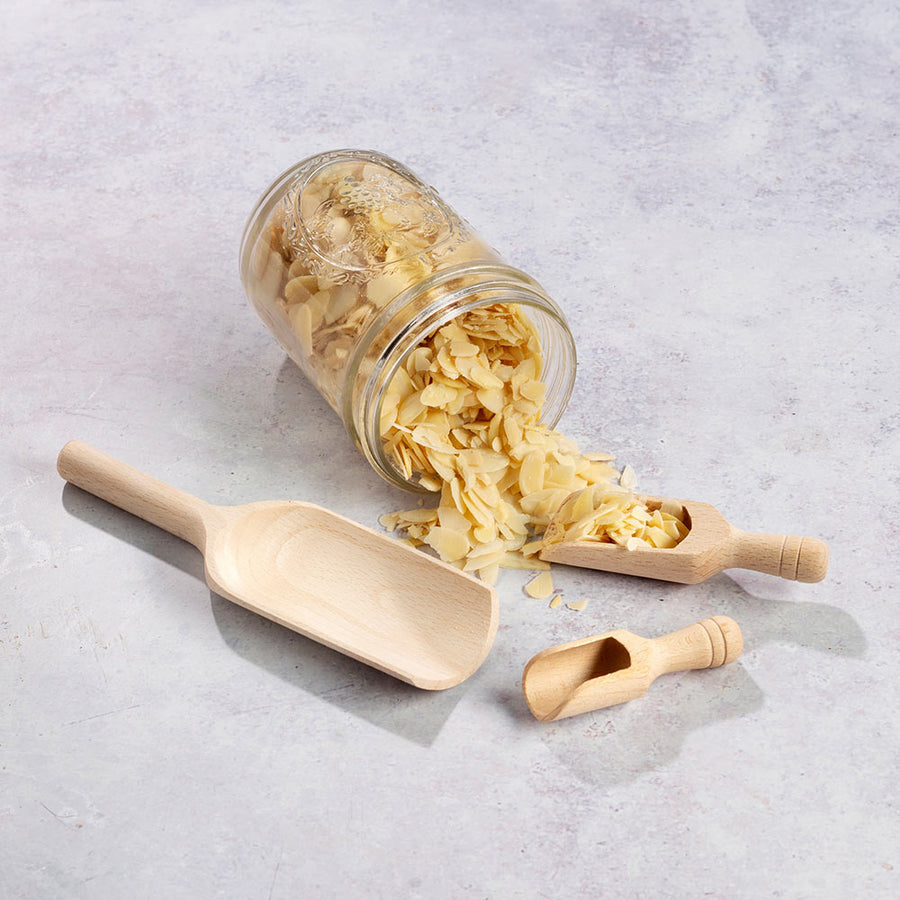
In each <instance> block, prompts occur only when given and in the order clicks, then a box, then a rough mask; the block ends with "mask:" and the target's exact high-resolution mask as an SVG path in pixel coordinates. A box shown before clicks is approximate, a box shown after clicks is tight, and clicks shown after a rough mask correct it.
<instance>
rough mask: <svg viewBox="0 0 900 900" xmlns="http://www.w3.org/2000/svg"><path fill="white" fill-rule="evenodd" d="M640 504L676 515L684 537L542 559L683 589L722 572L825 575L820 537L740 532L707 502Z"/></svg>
mask: <svg viewBox="0 0 900 900" xmlns="http://www.w3.org/2000/svg"><path fill="white" fill-rule="evenodd" d="M640 499H641V500H643V501H644V502H645V503H646V505H647V506H648V507H649V508H650V509H651V510H652V509H658V508H660V507H662V508H663V509H666V510H670V511H676V514H677V515H678V518H680V519H681V520H682V521H683V522H684V524H685V525H687V527H688V528H689V529H690V531H689V532H688V534H687V536H686V537H684V538H682V540H681V541H679V543H678V544H676V545H675V546H674V547H672V548H671V549H662V548H654V547H648V548H647V549H643V548H638V549H636V550H628V549H626V548H625V547H622V546H620V545H619V544H614V543H604V542H601V541H585V540H581V541H561V542H559V543H550V544H549V545H548V546H547V547H546V548H545V549H544V550H542V551H541V553H540V557H541V559H543V560H545V561H547V562H553V563H563V564H565V565H568V566H582V567H584V568H588V569H600V570H602V571H604V572H618V573H619V574H622V575H641V576H643V577H645V578H658V579H660V580H662V581H677V582H680V583H682V584H697V583H699V582H701V581H705V580H706V579H707V578H709V577H711V576H712V575H715V574H716V572H721V571H722V570H723V569H753V570H754V571H757V572H765V573H767V574H769V575H779V576H780V577H781V578H787V579H789V580H792V581H806V582H814V581H821V580H822V579H823V578H824V577H825V573H826V571H827V570H828V555H829V554H828V545H827V544H826V543H824V542H823V541H820V540H819V539H818V538H810V537H793V536H787V535H783V534H756V533H753V532H749V531H741V530H740V529H738V528H735V527H734V526H733V525H731V524H730V523H729V522H728V521H726V519H725V517H724V516H723V515H722V514H721V513H720V512H719V511H718V510H717V509H716V508H715V507H714V506H710V505H709V504H708V503H698V502H696V501H693V500H673V499H672V498H667V497H649V496H641V498H640ZM555 530H557V528H556V526H555V525H554V523H553V522H552V521H551V523H550V526H549V527H548V529H547V532H546V533H547V536H548V537H550V538H551V540H552V535H553V533H554V531H555Z"/></svg>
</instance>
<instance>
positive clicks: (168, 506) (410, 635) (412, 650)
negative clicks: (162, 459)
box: [57, 441, 498, 690]
mask: <svg viewBox="0 0 900 900" xmlns="http://www.w3.org/2000/svg"><path fill="white" fill-rule="evenodd" d="M57 467H58V469H59V474H60V475H62V477H63V478H65V479H66V480H67V481H70V482H71V483H72V484H74V485H77V486H78V487H80V488H83V489H84V490H86V491H89V492H90V493H92V494H95V495H96V496H98V497H102V498H103V499H104V500H107V501H109V502H110V503H112V504H114V505H115V506H118V507H121V508H122V509H125V510H127V511H128V512H130V513H133V514H134V515H136V516H139V517H140V518H142V519H146V520H147V521H148V522H152V523H153V524H154V525H158V526H159V527H160V528H163V529H165V530H166V531H169V532H171V533H172V534H175V535H177V536H178V537H180V538H183V539H184V540H186V541H189V542H190V543H192V544H193V545H194V546H195V547H197V549H199V550H200V551H201V552H202V553H203V556H204V560H205V564H206V580H207V583H208V584H209V586H210V588H211V589H212V590H213V591H215V592H216V593H217V594H220V595H221V596H222V597H225V598H227V599H228V600H232V601H233V602H235V603H237V604H239V605H241V606H244V607H246V608H247V609H250V610H252V611H253V612H256V613H259V614H260V615H262V616H265V617H266V618H268V619H271V620H272V621H274V622H278V623H279V624H280V625H285V626H286V627H288V628H291V629H293V630H294V631H297V632H299V633H300V634H303V635H305V636H306V637H309V638H312V640H314V641H318V642H319V643H320V644H325V645H326V646H327V647H331V648H333V649H335V650H338V651H339V652H341V653H344V654H346V655H347V656H351V657H353V658H354V659H357V660H359V661H360V662H363V663H366V664H367V665H370V666H374V667H375V668H376V669H380V670H381V671H382V672H387V673H388V674H389V675H393V676H394V677H395V678H399V679H400V680H401V681H406V682H408V683H409V684H413V685H415V686H416V687H420V688H425V689H427V690H442V689H444V688H449V687H453V686H454V685H456V684H459V683H460V682H461V681H464V680H465V679H466V678H468V677H469V675H471V674H472V673H473V672H474V671H475V670H476V669H477V668H478V667H479V666H480V665H481V663H482V662H483V661H484V659H485V657H486V656H487V653H488V651H489V650H490V648H491V644H492V643H493V641H494V636H495V634H496V631H497V615H498V606H497V594H496V592H495V591H494V590H493V589H492V588H490V587H488V586H487V585H485V584H483V583H482V582H480V581H478V580H476V579H475V578H474V577H472V576H469V575H466V574H464V573H463V572H460V571H459V570H457V569H454V568H453V567H452V566H448V565H446V564H444V563H442V562H440V561H439V560H436V559H434V558H432V557H429V556H426V555H425V554H424V553H421V552H420V551H418V550H414V549H413V548H412V547H409V546H407V545H405V544H401V543H400V542H399V541H397V540H396V539H393V538H389V537H387V536H386V535H383V534H378V533H377V532H375V531H372V530H370V529H368V528H365V527H364V526H362V525H359V524H357V523H355V522H352V521H350V520H349V519H345V518H344V517H343V516H339V515H337V514H336V513H332V512H329V511H328V510H326V509H322V508H321V507H319V506H313V505H312V504H309V503H300V502H297V501H271V502H261V503H249V504H246V505H242V506H213V505H211V504H209V503H205V502H204V501H202V500H199V499H197V498H196V497H192V496H191V495H190V494H186V493H184V492H183V491H180V490H177V489H176V488H174V487H171V486H169V485H167V484H164V483H163V482H161V481H157V480H156V479H155V478H151V477H150V476H149V475H145V474H143V473H142V472H139V471H137V469H133V468H131V466H128V465H125V463H122V462H119V461H118V460H115V459H113V458H112V457H110V456H107V455H106V454H105V453H101V452H100V451H99V450H96V449H94V448H93V447H90V446H88V445H87V444H84V443H82V442H81V441H71V442H70V443H68V444H66V446H65V447H63V449H62V451H61V452H60V454H59V460H58V462H57Z"/></svg>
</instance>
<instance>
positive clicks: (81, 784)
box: [0, 0, 900, 900]
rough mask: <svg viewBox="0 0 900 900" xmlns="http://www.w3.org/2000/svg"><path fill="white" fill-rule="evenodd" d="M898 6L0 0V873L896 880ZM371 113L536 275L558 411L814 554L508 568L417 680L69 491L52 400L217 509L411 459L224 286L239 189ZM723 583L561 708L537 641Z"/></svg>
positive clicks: (11, 876)
mask: <svg viewBox="0 0 900 900" xmlns="http://www.w3.org/2000/svg"><path fill="white" fill-rule="evenodd" d="M898 63H900V11H898V7H897V5H896V4H895V3H889V2H876V0H862V2H852V3H851V2H835V0H824V2H821V3H802V2H797V0H777V2H776V0H749V2H746V3H735V2H731V0H723V2H717V0H716V2H714V0H698V2H686V0H682V2H677V0H648V2H643V3H640V4H637V3H628V2H617V3H614V2H595V3H591V2H586V0H584V2H560V3H550V2H543V3H541V2H530V3H512V2H493V3H490V2H474V0H458V2H455V3H452V4H450V3H437V2H422V0H420V2H395V3H392V4H366V3H353V2H349V0H329V2H327V3H325V2H322V3H309V2H302V3H288V2H276V0H270V2H250V0H244V2H230V3H213V2H183V3H177V2H173V0H156V2H152V3H151V2H146V0H134V2H129V3H115V2H77V3H62V2H47V0H44V2H42V0H32V2H30V3H28V4H24V3H9V4H7V5H6V7H5V15H4V37H3V41H2V44H0V80H2V85H3V88H2V91H0V116H2V128H0V160H2V173H0V177H2V216H0V265H2V271H3V273H4V284H5V288H4V302H3V303H2V304H0V351H2V352H0V379H2V385H3V389H2V391H0V427H2V438H3V439H2V442H0V894H2V895H3V896H4V897H11V898H58V897H66V898H107V897H109V898H119V897H126V896H127V897H136V898H143V897H159V898H191V900H194V898H205V897H229V898H231V897H234V898H281V900H295V898H301V897H336V898H347V897H367V898H368V897H372V898H385V900H395V898H407V897H409V898H423V900H433V898H461V897H472V898H491V900H507V898H526V900H530V898H538V897H543V898H557V897H566V898H569V897H589V898H594V897H604V898H606V897H609V898H620V897H621V898H662V897H672V898H685V897H700V896H710V897H717V898H738V897H747V898H758V897H784V898H794V897H800V898H806V897H817V898H818V897H834V898H849V897H862V896H866V897H895V896H897V895H898V894H900V885H898V877H900V873H898V870H900V854H898V849H897V848H898V846H900V825H898V822H900V819H898V809H897V771H898V763H900V752H898V747H900V742H898V727H897V707H898V688H897V680H898V663H897V659H898V650H900V646H898V644H900V617H898V611H897V610H898V607H897V558H898V556H897V547H898V543H900V530H898V525H897V522H898V516H897V509H898V501H900V497H898V477H897V461H898V450H900V447H898V431H897V429H898V423H900V417H898V386H900V385H898V375H900V363H898V353H897V338H898V316H897V312H896V310H897V303H898V292H900V283H898V272H900V267H898V230H900V229H898V226H900V212H898V195H900V192H898V150H900V146H898V135H897V131H898V115H900V87H898V86H900V76H898ZM346 146H350V147H371V148H376V149H379V150H382V151H384V152H386V153H388V154H391V155H393V156H396V157H398V158H399V159H401V160H403V161H404V162H406V163H407V164H409V165H410V166H411V167H412V168H413V169H414V170H416V171H417V172H419V173H420V174H421V175H422V176H423V177H425V178H426V179H427V180H428V181H429V182H430V183H432V184H434V185H435V186H437V187H438V189H439V190H440V191H441V192H442V193H443V194H444V196H445V197H446V198H447V200H449V201H450V202H451V203H452V204H453V205H454V206H455V207H456V208H457V209H458V210H459V211H460V212H461V213H462V214H463V215H465V216H466V217H467V218H468V219H469V220H470V221H471V222H472V223H473V224H474V225H475V226H476V227H477V228H478V229H479V230H480V231H481V233H482V234H483V235H484V236H485V237H486V238H487V239H488V240H489V241H490V242H491V243H492V244H493V245H494V246H496V247H497V248H499V249H500V250H501V251H502V252H503V253H504V254H505V255H506V256H507V258H508V259H509V260H510V261H511V262H513V263H514V264H516V265H519V266H521V267H522V268H524V269H526V270H527V271H528V272H530V273H531V274H532V275H534V276H535V277H537V278H538V279H539V280H540V281H542V282H543V283H544V284H545V286H546V287H547V288H548V290H550V292H551V293H552V294H553V295H554V296H555V297H556V298H557V299H558V300H559V302H560V303H561V304H562V306H563V307H564V309H565V311H566V313H567V315H568V317H569V320H570V322H571V325H572V329H573V332H574V334H575V338H576V341H577V345H578V350H579V354H580V357H579V368H578V381H577V389H576V393H575V396H574V397H573V400H572V402H571V405H570V407H569V409H568V411H567V413H566V415H565V417H564V419H563V422H562V427H563V428H564V429H565V430H566V431H567V432H568V433H569V434H571V435H572V436H573V437H575V438H577V439H578V441H579V442H580V444H581V445H582V446H583V447H584V448H585V449H606V450H610V451H612V452H614V453H616V455H617V457H618V459H619V461H620V462H621V463H623V464H624V463H626V462H627V463H630V464H632V465H633V466H634V468H635V469H636V470H637V472H638V474H639V478H640V486H641V487H642V488H644V489H646V490H649V491H652V492H654V493H661V494H667V495H671V496H676V497H689V498H693V499H699V500H706V501H708V502H711V503H714V504H715V505H716V506H718V507H719V508H720V509H721V510H722V511H723V512H724V513H725V514H726V515H727V516H728V518H729V519H731V520H732V521H733V522H734V523H735V524H738V525H740V526H742V527H745V528H748V529H752V530H760V531H779V532H788V533H800V534H810V535H816V536H820V537H822V538H824V539H826V540H827V541H828V542H829V543H830V545H831V549H832V564H831V570H830V573H829V575H828V578H827V580H826V581H824V582H823V583H821V584H818V585H798V584H793V583H788V582H785V581H779V580H776V579H774V578H771V577H768V576H764V575H757V574H753V573H749V572H740V571H732V572H729V573H727V574H725V573H723V574H721V575H718V576H716V577H714V578H713V579H711V580H710V581H708V582H707V583H705V584H704V585H701V586H697V587H680V586H675V585H668V584H663V583H658V582H652V581H638V580H629V579H626V578H621V577H614V576H606V575H601V574H596V573H588V572H580V571H574V570H571V571H564V570H563V569H559V570H557V573H556V580H557V583H558V585H559V586H560V587H561V588H562V589H563V590H564V592H565V596H566V598H567V599H570V600H571V599H588V600H589V601H590V602H589V604H588V607H587V609H586V610H585V611H584V612H580V613H577V612H572V611H568V610H566V609H565V608H562V609H558V610H550V609H548V608H546V605H545V604H544V603H543V602H540V601H533V600H530V599H528V598H527V597H525V596H524V594H523V593H522V590H521V587H522V584H523V583H524V581H525V579H526V577H527V576H526V575H525V573H517V572H510V573H506V574H504V576H503V578H502V580H501V582H500V584H499V592H500V598H501V606H502V623H501V627H500V631H499V633H498V637H497V642H496V645H495V648H494V651H493V653H492V654H491V655H490V656H489V658H488V660H487V662H486V663H485V665H484V666H483V667H482V669H481V670H480V671H479V672H478V673H477V674H476V675H475V676H474V677H473V678H472V679H471V680H470V681H468V682H466V683H465V684H464V685H462V686H460V687H459V688H457V689H454V690H452V691H450V692H447V693H444V694H426V693H421V692H417V691H415V690H414V689H412V688H408V687H406V686H405V685H402V684H399V683H396V682H394V681H393V680H392V679H390V678H388V677H386V676H382V675H380V674H379V673H377V672H374V671H371V670H369V669H366V668H364V667H363V666H361V665H359V664H357V663H354V662H351V661H350V660H347V659H345V658H343V657H341V656H339V655H337V654H335V653H333V652H332V651H329V650H326V649H324V648H322V647H319V646H318V645H316V644H312V643H311V642H309V641H307V640H305V639H303V638H300V637H298V636H296V635H294V634H292V633H290V632H288V631H286V630H284V629H281V628H279V627H278V626H275V625H273V624H271V623H270V622H268V621H266V620H262V619H259V618H257V617H255V616H253V615H252V614H250V613H247V612H245V611H244V610H242V609H240V608H238V607H235V606H232V605H230V604H228V603H227V602H226V601H224V600H222V599H220V598H219V597H217V596H215V595H211V594H210V592H209V591H208V589H207V588H206V587H205V585H204V583H203V573H202V563H201V560H200V557H199V555H198V554H197V553H196V552H195V551H194V550H193V549H192V548H190V547H189V546H187V545H185V544H182V543H181V542H179V541H178V540H177V539H175V538H173V537H171V536H169V535H167V534H164V533H162V532H159V531H157V530H155V529H154V528H152V527H151V526H149V525H146V524H144V523H143V522H140V521H138V520H135V519H133V518H131V517H129V516H127V515H126V514H124V513H121V512H119V511H118V510H114V509H112V508H110V507H108V506H106V505H105V504H103V503H102V502H100V501H97V500H94V499H93V498H91V497H89V496H88V495H86V494H83V493H81V492H80V491H78V490H76V489H73V488H68V489H65V490H64V489H63V483H62V481H61V480H60V479H59V478H58V476H57V475H56V472H55V469H54V460H55V457H56V454H57V452H58V450H59V448H60V447H61V446H62V445H63V443H64V442H65V441H66V440H68V439H69V438H72V437H80V438H82V439H85V440H88V441H90V442H92V443H95V444H97V445H99V446H100V447H102V448H104V449H106V450H107V451H108V452H111V453H113V454H116V455H119V456H121V457H123V458H125V459H126V460H128V461H130V462H132V463H134V464H136V465H138V466H140V467H141V468H144V469H145V470H147V471H149V472H151V473H153V474H155V475H157V476H159V477H161V478H164V479H165V480H168V481H170V482H172V483H174V484H177V485H179V486H181V487H183V488H185V489H188V490H190V491H192V492H193V493H196V494H198V495H200V496H203V497H205V498H207V499H209V500H212V501H218V502H234V503H238V502H243V501H250V500H256V499H275V498H285V497H291V498H296V499H305V500H310V501H313V502H316V503H319V504H322V505H324V506H327V507H330V508H332V509H334V510H336V511H338V512H341V513H343V514H346V515H349V516H352V517H354V518H356V519H358V520H359V521H362V522H364V523H366V524H370V525H375V524H376V521H377V517H378V516H379V515H380V514H381V513H382V512H385V511H387V510H389V509H392V508H396V507H397V506H400V505H405V504H406V503H407V502H408V501H407V498H406V497H405V496H404V495H402V494H401V493H400V492H398V491H395V490H393V489H391V488H389V487H388V486H387V485H385V484H383V483H382V482H381V481H380V480H379V479H378V477H377V476H376V475H375V474H374V473H373V472H372V471H371V470H370V469H369V468H368V467H367V465H366V463H365V462H364V461H363V459H362V458H361V457H360V456H359V455H358V454H357V453H356V451H355V450H354V448H353V447H352V446H351V444H350V442H349V441H348V440H347V438H346V436H345V435H344V433H343V431H342V427H341V425H340V423H339V421H338V419H337V417H336V416H335V415H334V414H333V413H332V412H331V410H330V409H329V408H328V407H327V406H326V405H325V403H324V402H323V401H322V400H321V399H320V398H319V397H318V395H317V394H316V393H315V392H314V391H313V389H312V388H311V387H309V385H307V384H306V383H305V382H304V381H303V380H302V378H301V377H300V375H299V374H298V372H297V371H296V369H295V368H294V367H293V365H292V364H289V363H287V362H286V361H285V358H284V356H283V354H282V353H281V351H280V350H279V349H278V347H277V345H276V344H275V342H274V341H273V340H272V339H271V338H270V336H269V335H268V334H267V333H266V332H265V330H264V328H263V326H262V325H261V323H260V322H259V321H258V320H257V318H256V317H255V315H254V313H253V312H252V310H251V309H250V307H249V305H248V304H247V303H246V301H245V299H244V297H243V295H242V290H241V286H240V282H239V279H238V271H237V249H238V243H239V240H240V235H241V229H242V227H243V224H244V220H245V218H246V216H247V214H248V213H249V211H250V209H251V208H252V206H253V204H254V203H255V201H256V199H257V197H258V195H259V193H260V192H261V191H262V190H263V189H264V188H265V187H266V185H267V184H268V183H269V181H270V180H271V179H273V178H274V177H275V176H276V175H277V174H278V173H279V172H280V171H281V170H282V169H284V168H286V167H287V166H289V165H291V164H292V163H293V162H295V161H297V160H299V159H301V158H303V157H305V156H307V155H309V154H312V153H315V152H318V151H322V150H328V149H333V148H337V147H346ZM716 613H725V614H729V615H732V616H733V617H734V618H735V619H737V620H738V621H739V622H740V624H741V625H742V626H743V629H744V635H745V640H746V651H745V653H744V655H743V657H742V658H741V659H740V660H739V661H738V662H737V663H735V664H734V665H732V666H729V667H727V668H725V669H718V670H714V671H710V672H698V673H688V674H684V675H676V676H669V677H668V678H666V679H664V680H661V681H659V682H658V683H657V684H656V685H655V686H654V687H653V689H652V690H651V692H650V693H649V694H648V695H647V696H646V697H645V698H643V699H642V700H639V701H635V702H634V703H631V704H629V705H626V706H622V707H618V708H615V709H609V710H606V711H603V712H598V713H594V714H589V715H585V716H582V717H580V718H577V719H570V720H567V721H563V722H560V723H556V724H553V725H543V724H539V723H538V722H536V721H535V720H534V719H532V718H531V716H530V714H529V713H528V711H527V708H526V707H525V704H524V702H523V699H522V696H521V693H520V689H519V679H520V677H521V670H522V667H523V666H524V663H525V662H526V661H527V660H528V658H529V657H530V656H531V655H532V654H533V653H535V652H537V651H538V650H540V649H542V648H544V647H546V646H549V645H551V644H553V643H557V642H559V641H563V640H569V639H573V638H576V637H581V636H584V635H588V634H591V633H597V632H602V631H606V630H609V629H612V628H617V627H623V628H627V629H629V630H631V631H634V632H636V633H638V634H643V635H647V636H653V635H657V634H662V633H664V632H666V631H669V630H673V629H675V628H678V627H681V626H682V625H685V624H688V623H689V622H692V621H695V620H696V619H699V618H702V617H703V616H706V615H712V614H716Z"/></svg>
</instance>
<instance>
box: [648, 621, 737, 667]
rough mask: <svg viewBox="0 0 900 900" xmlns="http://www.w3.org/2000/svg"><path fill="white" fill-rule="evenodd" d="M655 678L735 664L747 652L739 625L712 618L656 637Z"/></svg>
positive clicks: (652, 644)
mask: <svg viewBox="0 0 900 900" xmlns="http://www.w3.org/2000/svg"><path fill="white" fill-rule="evenodd" d="M650 644H651V646H652V647H653V656H652V660H653V661H652V664H651V667H652V673H653V677H654V678H656V676H657V675H662V674H664V673H666V672H683V671H685V670H687V669H715V668H717V667H718V666H724V665H726V664H727V663H730V662H733V661H734V660H736V659H737V658H738V657H739V656H740V655H741V651H742V650H743V649H744V638H743V635H742V634H741V629H740V626H739V625H738V623H737V622H735V621H734V619H731V618H729V617H728V616H712V617H711V618H709V619H703V621H701V622H695V623H694V624H693V625H688V626H687V627H686V628H680V629H679V630H678V631H673V632H672V633H671V634H664V635H663V636H662V637H658V638H653V639H652V640H651V641H650Z"/></svg>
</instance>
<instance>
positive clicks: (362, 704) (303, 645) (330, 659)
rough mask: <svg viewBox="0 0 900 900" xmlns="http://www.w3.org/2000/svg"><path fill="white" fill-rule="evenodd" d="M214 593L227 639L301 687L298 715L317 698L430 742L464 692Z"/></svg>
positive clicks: (213, 603) (216, 612)
mask: <svg viewBox="0 0 900 900" xmlns="http://www.w3.org/2000/svg"><path fill="white" fill-rule="evenodd" d="M209 597H210V605H211V608H212V613H213V616H214V618H215V621H216V625H217V626H218V629H219V633H220V634H221V635H222V640H223V641H224V642H225V644H226V645H227V646H228V647H229V648H230V649H231V650H232V651H233V652H235V653H237V654H238V655H239V656H241V657H243V658H244V659H245V660H247V661H248V662H250V663H252V664H253V665H255V666H258V667H260V668H261V669H264V670H266V671H268V672H270V673H272V674H273V675H276V676H277V677H278V678H280V679H282V680H283V681H285V682H287V683H288V684H290V685H291V686H292V687H295V688H299V689H300V694H299V696H298V700H297V704H296V710H297V713H298V715H302V714H303V707H304V706H308V705H310V704H315V703H316V698H318V700H324V701H325V702H327V703H329V704H332V705H334V706H336V707H338V708H340V709H342V710H343V711H344V712H347V713H349V714H351V715H353V716H355V717H357V718H360V719H363V720H365V721H367V722H369V723H371V724H373V725H375V726H377V727H379V728H383V729H385V730H387V731H390V732H392V733H393V734H396V735H397V736H398V737H402V738H404V739H406V740H408V741H411V742H412V743H415V744H419V745H420V746H423V747H427V746H430V745H431V744H432V742H433V741H434V739H435V738H436V737H437V735H438V734H439V733H440V731H441V728H442V727H443V725H444V723H445V722H446V720H447V718H448V717H449V716H450V714H451V713H452V712H453V710H454V708H455V707H456V705H457V703H459V701H460V700H461V699H462V697H463V696H464V695H465V691H466V689H467V684H468V683H467V684H463V685H460V686H457V687H455V688H451V689H450V690H445V691H422V690H419V689H418V688H416V687H413V686H411V685H409V684H405V683H404V682H402V681H398V680H397V679H396V678H393V677H391V676H390V675H386V674H385V673H383V672H379V671H378V670H377V669H373V668H371V667H370V666H367V665H364V664H363V663H361V662H358V661H357V660H355V659H352V658H350V657H348V656H344V655H343V654H341V653H338V652H337V651H335V650H331V649H330V648H328V647H325V646H323V645H322V644H318V643H316V642H315V641H311V640H309V639H308V638H306V637H303V636H302V635H300V634H297V633H296V632H293V631H290V630H289V629H287V628H282V627H281V626H280V625H277V624H275V623H274V622H271V621H270V620H268V619H265V618H262V617H261V616H258V615H256V614H255V613H252V612H250V611H248V610H246V609H244V608H243V607H240V606H236V605H235V604H234V603H230V602H229V601H228V600H225V599H223V598H222V597H219V596H218V595H217V594H216V593H214V592H212V591H210V594H209ZM292 705H293V704H292Z"/></svg>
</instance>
